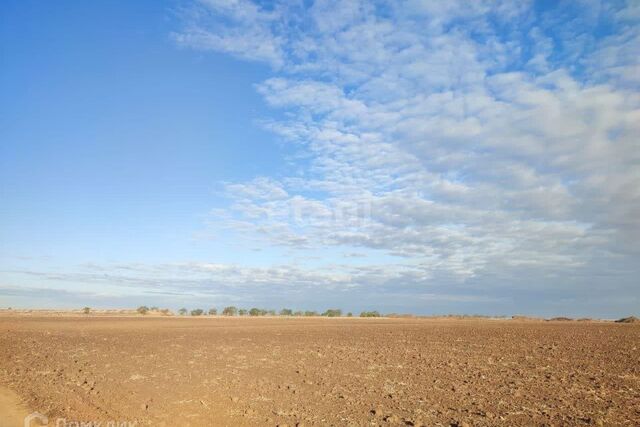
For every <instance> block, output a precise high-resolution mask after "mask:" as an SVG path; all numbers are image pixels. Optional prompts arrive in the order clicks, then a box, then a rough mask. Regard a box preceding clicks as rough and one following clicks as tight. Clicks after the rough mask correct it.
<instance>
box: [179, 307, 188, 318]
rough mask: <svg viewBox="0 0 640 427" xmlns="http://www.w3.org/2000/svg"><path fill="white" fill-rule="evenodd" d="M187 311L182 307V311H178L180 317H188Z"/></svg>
mask: <svg viewBox="0 0 640 427" xmlns="http://www.w3.org/2000/svg"><path fill="white" fill-rule="evenodd" d="M187 312H188V311H187V309H186V308H184V307H182V308H181V309H180V310H178V314H180V316H186V315H187Z"/></svg>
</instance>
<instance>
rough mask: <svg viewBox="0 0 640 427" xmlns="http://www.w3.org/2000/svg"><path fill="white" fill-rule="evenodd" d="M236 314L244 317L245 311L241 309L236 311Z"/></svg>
mask: <svg viewBox="0 0 640 427" xmlns="http://www.w3.org/2000/svg"><path fill="white" fill-rule="evenodd" d="M238 314H239V315H240V316H246V315H247V309H246V308H241V309H240V310H238Z"/></svg>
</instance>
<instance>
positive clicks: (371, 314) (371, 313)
mask: <svg viewBox="0 0 640 427" xmlns="http://www.w3.org/2000/svg"><path fill="white" fill-rule="evenodd" d="M360 317H380V313H378V312H377V311H363V312H362V313H360Z"/></svg>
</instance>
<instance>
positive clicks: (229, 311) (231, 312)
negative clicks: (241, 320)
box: [222, 305, 238, 316]
mask: <svg viewBox="0 0 640 427" xmlns="http://www.w3.org/2000/svg"><path fill="white" fill-rule="evenodd" d="M222 314H223V315H225V316H235V315H236V314H238V309H237V308H236V307H234V306H232V305H231V306H229V307H225V308H224V310H222Z"/></svg>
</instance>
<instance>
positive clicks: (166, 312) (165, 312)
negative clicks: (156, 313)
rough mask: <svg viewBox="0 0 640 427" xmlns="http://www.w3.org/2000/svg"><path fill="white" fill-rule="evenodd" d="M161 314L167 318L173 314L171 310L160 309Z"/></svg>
mask: <svg viewBox="0 0 640 427" xmlns="http://www.w3.org/2000/svg"><path fill="white" fill-rule="evenodd" d="M160 313H162V314H163V315H165V316H170V315H171V314H172V313H171V310H169V309H168V308H163V309H160Z"/></svg>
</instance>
